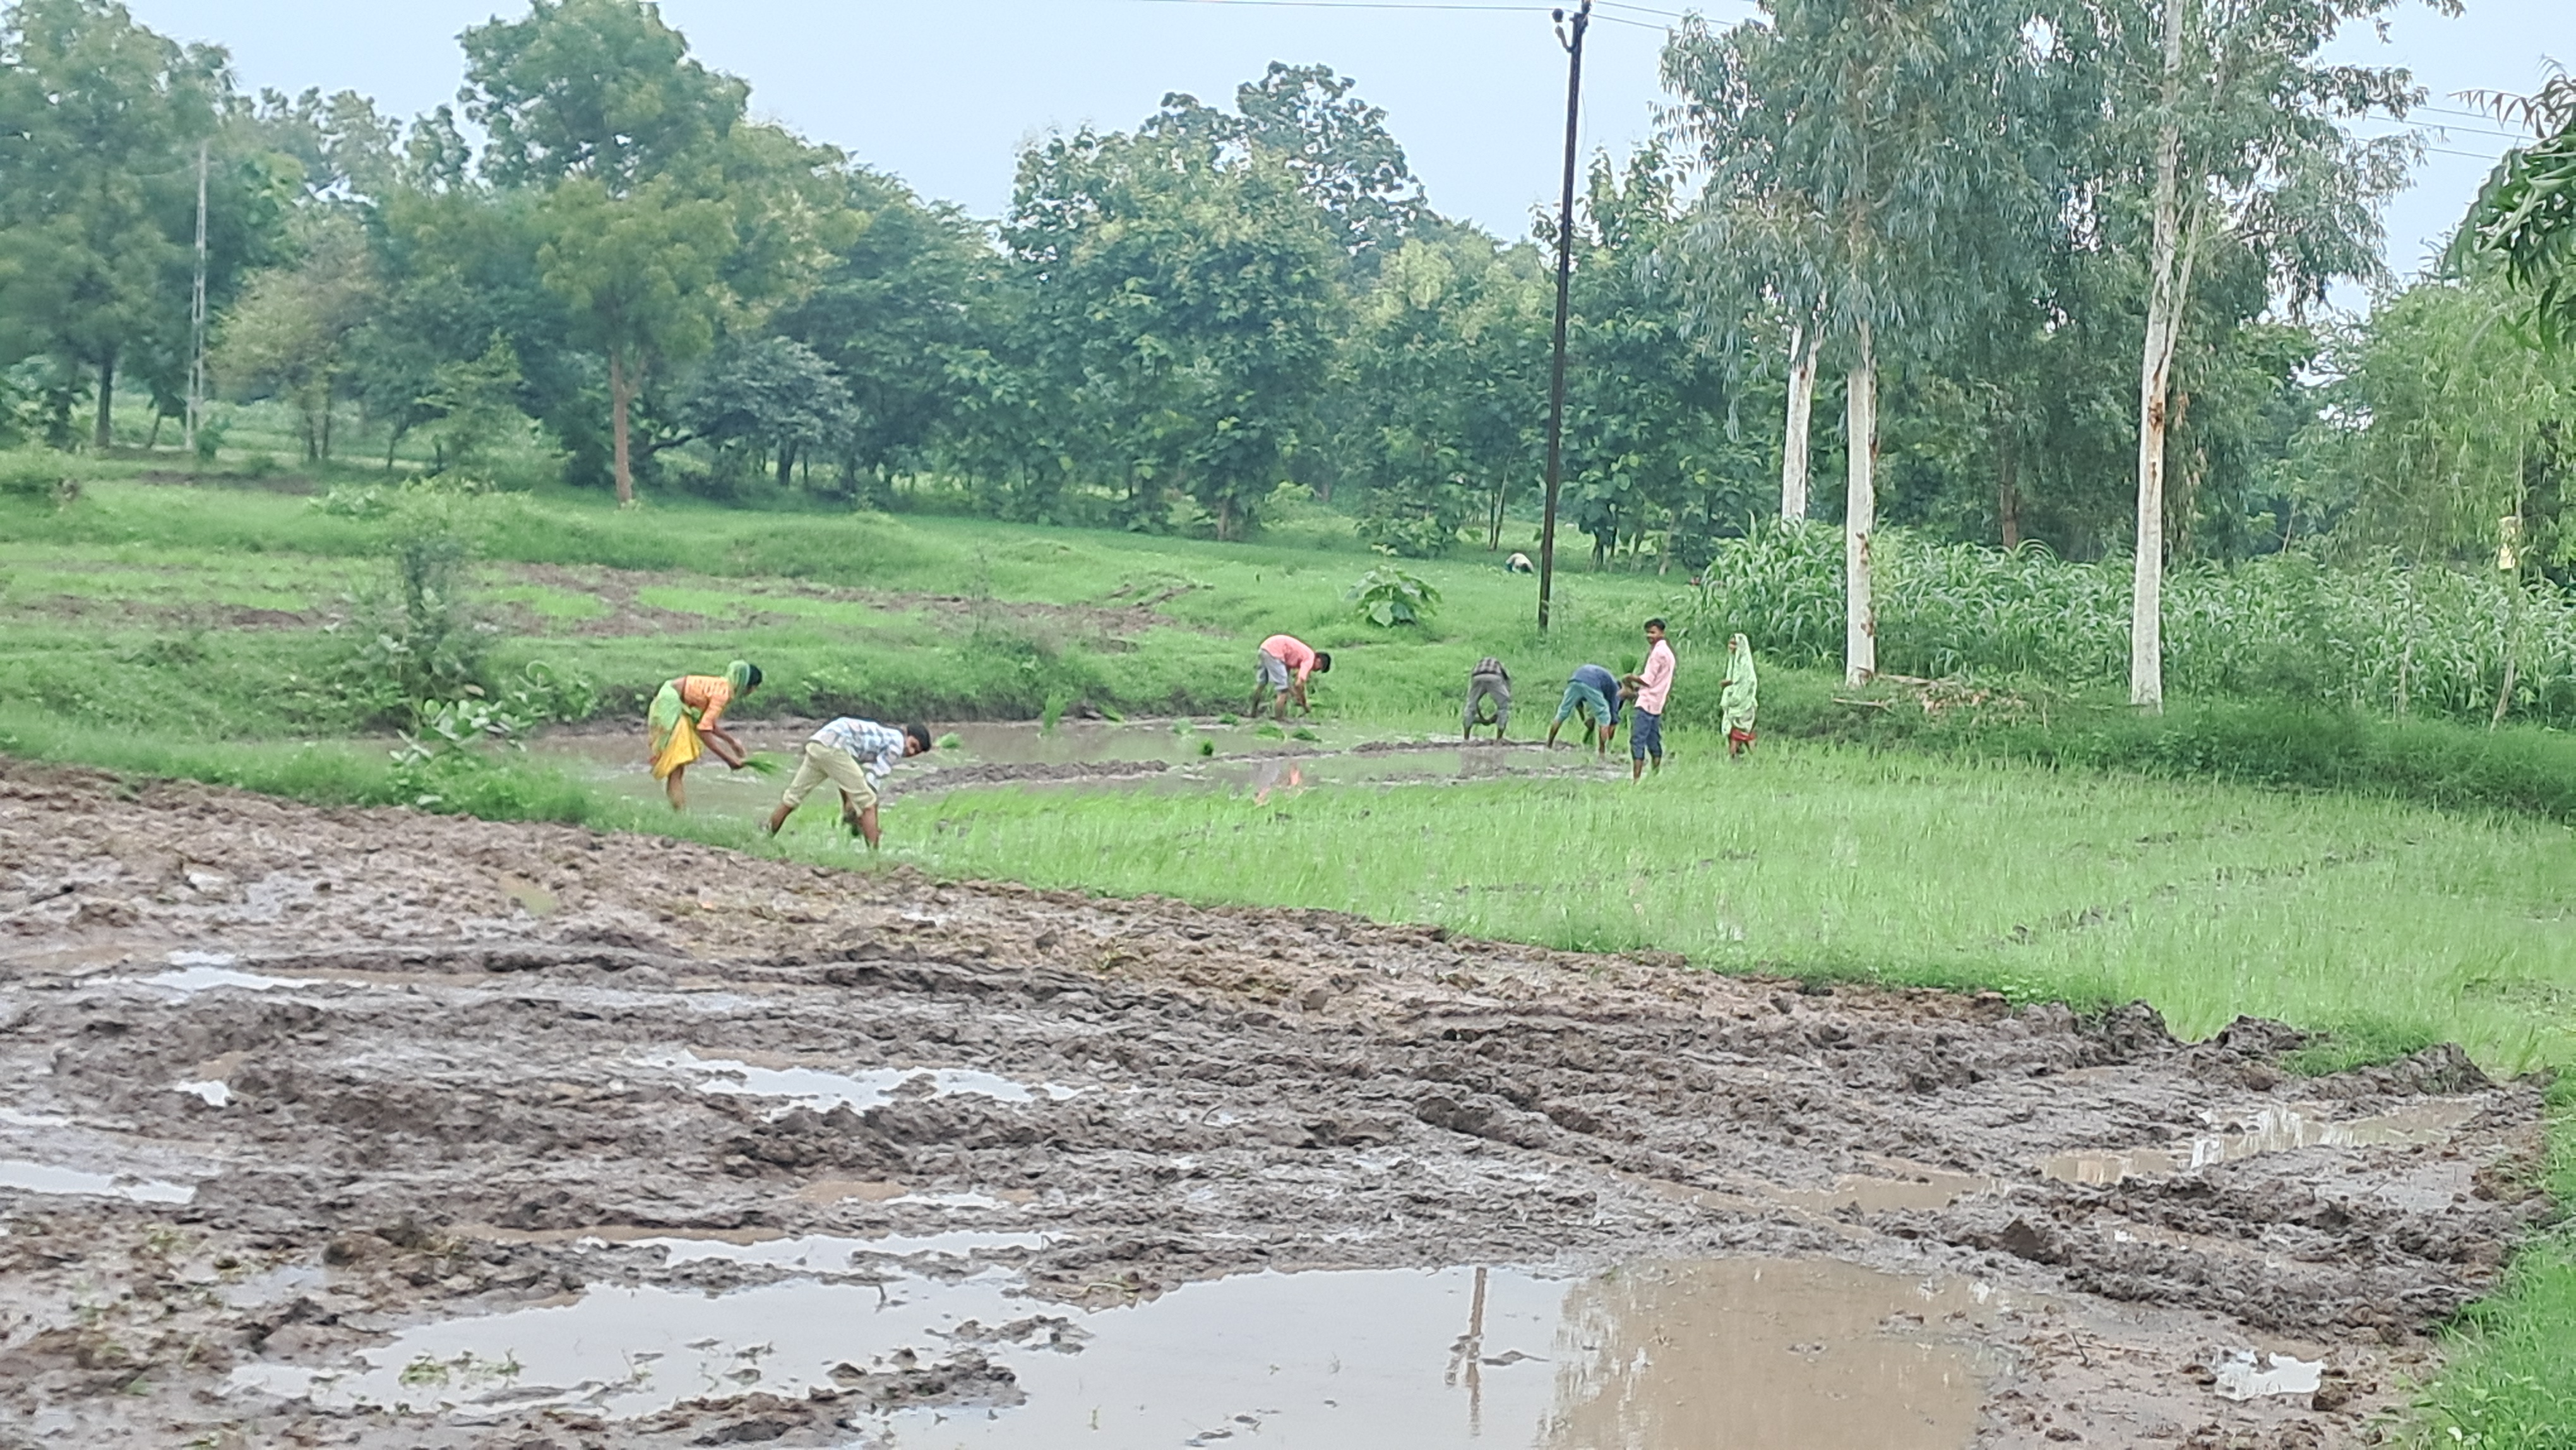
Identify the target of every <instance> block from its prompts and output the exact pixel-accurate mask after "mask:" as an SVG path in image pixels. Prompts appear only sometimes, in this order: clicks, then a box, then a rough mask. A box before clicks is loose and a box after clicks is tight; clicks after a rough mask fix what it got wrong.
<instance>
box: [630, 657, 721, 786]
mask: <svg viewBox="0 0 2576 1450" xmlns="http://www.w3.org/2000/svg"><path fill="white" fill-rule="evenodd" d="M645 719H646V723H647V724H649V725H650V726H651V727H652V742H653V743H652V748H651V755H652V759H653V778H654V779H655V780H668V779H670V776H671V772H673V771H675V770H678V769H680V768H682V767H683V766H690V765H695V764H697V763H698V758H699V757H700V756H703V755H705V754H706V753H707V747H706V742H705V741H703V740H701V739H699V738H698V717H697V716H696V715H695V714H694V713H692V712H691V711H690V709H689V707H688V706H686V705H684V704H682V703H680V682H679V681H677V680H672V681H669V682H667V683H666V684H664V685H663V686H662V689H661V692H660V693H659V694H656V695H655V696H654V697H653V709H652V712H651V713H650V714H649V715H647V716H646V717H645Z"/></svg>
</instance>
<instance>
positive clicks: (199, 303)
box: [186, 138, 206, 458]
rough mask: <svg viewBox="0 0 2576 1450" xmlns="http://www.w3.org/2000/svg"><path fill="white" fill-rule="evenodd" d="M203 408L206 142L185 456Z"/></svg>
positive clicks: (191, 451) (200, 160)
mask: <svg viewBox="0 0 2576 1450" xmlns="http://www.w3.org/2000/svg"><path fill="white" fill-rule="evenodd" d="M205 411H206V142H205V140H204V139H203V138H200V139H199V140H198V142H197V285H196V290H195V291H194V292H192V293H191V294H190V295H189V299H188V426H187V430H186V431H187V434H188V456H189V457H191V458H194V457H196V456H197V425H198V424H199V423H200V422H202V421H203V420H204V414H205Z"/></svg>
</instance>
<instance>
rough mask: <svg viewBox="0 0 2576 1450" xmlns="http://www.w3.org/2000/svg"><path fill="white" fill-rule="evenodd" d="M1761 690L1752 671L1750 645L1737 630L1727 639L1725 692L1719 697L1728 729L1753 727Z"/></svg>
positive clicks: (1751, 649) (1751, 650)
mask: <svg viewBox="0 0 2576 1450" xmlns="http://www.w3.org/2000/svg"><path fill="white" fill-rule="evenodd" d="M1760 691H1761V686H1760V685H1759V683H1758V682H1757V681H1756V678H1755V676H1754V671H1753V646H1752V645H1751V644H1750V643H1748V642H1747V641H1746V640H1745V638H1744V636H1742V635H1740V634H1739V635H1735V636H1733V637H1731V638H1729V639H1728V640H1727V642H1726V693H1725V694H1724V695H1723V696H1721V697H1720V700H1719V703H1720V705H1721V706H1722V707H1723V708H1724V709H1725V711H1726V728H1727V729H1729V730H1750V729H1752V728H1753V715H1754V710H1755V707H1756V705H1757V704H1758V703H1759V701H1760V699H1761V694H1760Z"/></svg>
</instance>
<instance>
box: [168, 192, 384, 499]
mask: <svg viewBox="0 0 2576 1450" xmlns="http://www.w3.org/2000/svg"><path fill="white" fill-rule="evenodd" d="M300 220H301V221H302V223H303V224H302V225H301V226H300V227H299V228H298V229H297V230H298V231H299V232H300V235H299V236H298V237H297V239H296V240H297V242H298V244H299V250H300V251H301V253H302V255H301V256H300V257H298V258H297V260H296V261H295V262H294V263H293V264H292V265H289V266H283V267H277V268H272V269H269V270H266V271H263V272H260V273H258V274H256V275H254V276H253V277H252V278H251V279H250V281H249V283H248V285H247V286H246V287H245V288H244V290H243V293H242V297H241V300H240V301H239V302H237V303H235V304H234V305H233V307H232V309H231V310H230V311H229V312H227V313H226V314H225V317H224V323H223V329H222V331H221V333H220V334H219V336H218V337H217V339H216V343H215V348H214V353H213V357H212V359H211V362H212V365H213V369H214V373H215V376H216V377H217V378H218V379H220V380H221V381H222V382H223V383H224V384H225V386H227V387H228V388H230V389H232V390H233V391H234V392H236V393H239V394H242V395H245V396H252V395H255V396H276V397H281V398H284V399H286V400H287V401H289V402H291V403H292V404H293V405H294V407H295V410H296V414H297V418H298V421H299V423H300V425H301V428H302V432H303V434H304V456H305V457H306V458H307V459H316V460H318V459H324V458H328V457H330V456H331V442H332V421H333V409H334V406H335V405H336V404H337V403H339V402H340V401H341V400H342V397H343V395H344V394H345V393H347V392H348V391H349V384H350V382H351V380H352V378H353V376H354V374H355V372H356V366H357V364H356V358H355V356H354V355H353V345H354V342H355V339H356V337H357V334H358V333H359V331H360V329H362V328H363V327H365V326H366V324H367V323H368V321H369V320H370V319H371V317H372V316H373V314H374V311H375V308H376V307H377V305H378V303H379V302H380V301H381V300H382V293H381V288H380V287H379V285H378V282H377V278H376V270H375V259H374V257H373V256H372V255H371V253H370V252H369V249H368V240H367V235H366V232H365V231H364V230H363V229H362V228H361V227H360V225H359V224H358V222H357V221H356V219H354V218H352V217H348V216H343V215H340V214H338V213H332V212H321V213H314V214H309V215H307V216H306V217H304V218H301V219H300Z"/></svg>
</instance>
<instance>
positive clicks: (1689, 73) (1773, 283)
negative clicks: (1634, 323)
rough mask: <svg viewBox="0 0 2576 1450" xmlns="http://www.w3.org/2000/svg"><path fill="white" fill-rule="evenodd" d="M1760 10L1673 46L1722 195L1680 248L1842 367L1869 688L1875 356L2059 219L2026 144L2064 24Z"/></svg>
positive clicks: (1945, 7)
mask: <svg viewBox="0 0 2576 1450" xmlns="http://www.w3.org/2000/svg"><path fill="white" fill-rule="evenodd" d="M1762 11H1763V13H1762V15H1760V16H1757V17H1756V18H1754V19H1751V20H1747V21H1744V22H1742V23H1740V24H1738V25H1735V26H1733V27H1731V28H1729V29H1727V30H1726V31H1724V32H1722V33H1711V32H1710V31H1709V30H1708V29H1707V27H1706V25H1705V23H1704V22H1702V21H1699V20H1697V19H1692V20H1686V21H1685V22H1684V23H1683V25H1682V26H1681V28H1680V29H1679V30H1678V31H1677V32H1676V33H1675V36H1674V38H1673V40H1672V42H1671V44H1670V46H1669V48H1668V50H1667V54H1666V57H1665V74H1666V78H1667V81H1668V83H1669V84H1670V86H1671V88H1672V89H1673V90H1674V91H1675V92H1676V94H1677V95H1678V96H1679V97H1680V100H1681V104H1680V105H1679V106H1678V107H1676V108H1675V110H1674V112H1673V117H1672V119H1673V122H1674V126H1675V129H1676V131H1677V133H1678V134H1679V135H1680V136H1681V137H1683V138H1684V139H1685V140H1687V141H1688V142H1690V143H1691V144H1692V145H1693V146H1695V147H1696V149H1697V151H1698V156H1699V160H1700V162H1701V163H1702V165H1703V166H1704V167H1705V168H1706V169H1707V170H1708V171H1709V173H1710V175H1711V178H1712V183H1713V191H1712V195H1711V198H1710V204H1709V206H1708V207H1707V209H1706V210H1705V211H1704V213H1703V216H1702V223H1703V225H1702V226H1701V227H1699V228H1697V229H1695V231H1694V233H1693V234H1692V241H1691V243H1690V244H1689V245H1690V247H1691V248H1692V249H1695V250H1696V251H1698V252H1699V253H1700V254H1701V255H1702V257H1704V258H1705V257H1707V256H1708V255H1710V254H1713V253H1724V252H1727V251H1730V250H1735V251H1738V252H1740V253H1741V254H1743V256H1744V258H1745V260H1747V261H1749V262H1750V263H1751V264H1752V266H1751V271H1752V275H1753V277H1754V279H1755V281H1756V285H1757V286H1758V288H1759V289H1760V290H1761V291H1762V292H1763V293H1765V294H1767V295H1768V296H1770V297H1772V298H1773V299H1775V300H1776V301H1777V303H1778V304H1779V305H1780V306H1781V307H1782V308H1783V309H1784V310H1785V311H1787V312H1788V313H1789V314H1790V315H1791V317H1792V319H1793V321H1795V322H1798V323H1803V322H1804V321H1805V320H1806V318H1807V317H1813V318H1814V319H1816V322H1817V324H1818V330H1819V332H1820V334H1821V337H1820V341H1821V342H1822V344H1823V345H1824V346H1825V347H1827V348H1829V349H1831V350H1833V351H1834V353H1835V354H1836V355H1837V356H1838V357H1839V358H1840V359H1841V360H1842V362H1843V365H1844V368H1845V387H1844V399H1845V425H1844V426H1845V432H1846V454H1847V458H1848V473H1847V478H1846V484H1845V498H1844V509H1843V528H1844V594H1845V601H1844V607H1845V622H1844V670H1845V673H1846V674H1847V676H1848V677H1849V678H1850V679H1852V680H1854V681H1860V680H1865V679H1867V678H1868V677H1869V676H1870V675H1871V674H1873V673H1875V672H1876V670H1877V667H1878V665H1877V660H1878V654H1877V648H1878V641H1877V631H1878V622H1877V612H1876V609H1875V606H1874V604H1873V601H1872V589H1873V572H1872V567H1871V547H1872V539H1873V537H1874V535H1875V532H1876V512H1877V497H1876V486H1877V481H1876V477H1875V466H1876V462H1877V455H1878V404H1877V399H1878V384H1879V372H1880V365H1881V361H1882V357H1883V356H1884V355H1885V353H1886V351H1887V350H1888V349H1891V348H1893V349H1897V350H1900V351H1901V350H1905V349H1909V348H1911V349H1916V350H1919V349H1921V348H1923V347H1925V346H1926V345H1928V344H1930V343H1933V342H1935V341H1937V340H1938V339H1939V338H1941V337H1942V336H1943V335H1944V334H1945V333H1947V332H1948V331H1950V330H1952V329H1954V328H1955V327H1956V326H1957V325H1959V324H1960V323H1961V322H1963V321H1965V320H1966V319H1968V318H1969V317H1971V316H1972V315H1974V313H1975V312H1976V311H1977V309H1978V307H1979V305H1980V302H1981V299H1982V298H1984V297H1985V296H1986V295H1987V294H1989V293H1990V292H1991V291H1993V290H1994V289H1995V288H1996V287H1998V286H2000V285H2005V282H2004V279H2005V278H2007V277H2008V276H2009V275H2010V274H2011V273H2012V272H2013V271H2014V270H2015V269H2016V268H2017V267H2019V266H2020V265H2021V259H2022V258H2023V257H2024V256H2025V255H2026V254H2027V251H2028V247H2029V239H2030V238H2032V237H2033V236H2034V235H2037V234H2039V233H2042V232H2043V231H2044V230H2045V228H2046V227H2047V225H2048V224H2049V219H2050V215H2051V208H2050V206H2049V204H2048V201H2049V199H2048V198H2047V197H2046V195H2045V193H2044V190H2043V188H2042V187H2041V186H2040V185H2038V184H2037V183H2036V182H2035V181H2034V179H2033V177H2032V174H2031V171H2030V167H2029V155H2028V137H2027V135H2026V132H2027V129H2028V124H2027V123H2028V118H2029V116H2030V115H2031V114H2032V112H2033V110H2034V109H2035V107H2034V104H2033V100H2032V98H2031V96H2030V94H2029V92H2030V90H2031V88H2032V86H2033V85H2034V84H2035V83H2036V78H2037V76H2038V73H2039V71H2040V69H2041V68H2042V67H2043V65H2044V64H2045V63H2047V62H2048V61H2049V60H2050V59H2052V47H2053V45H2054V43H2055V32H2054V31H2053V30H2051V29H2050V28H2049V27H2047V26H2044V25H2039V24H2035V23H2034V22H2035V21H2037V20H2038V19H2040V18H2041V17H2040V16H2039V15H2038V14H2037V12H2036V10H2035V7H2034V6H2033V5H2031V4H2029V3H2016V0H1912V3H1908V0H1765V3H1764V4H1763V5H1762ZM1705 265H1706V264H1704V263H1703V268H1705ZM1801 341H1802V345H1803V342H1804V331H1803V328H1802V329H1801ZM1793 392H1794V389H1793ZM1787 451H1788V450H1786V449H1784V453H1785V452H1787Z"/></svg>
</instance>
